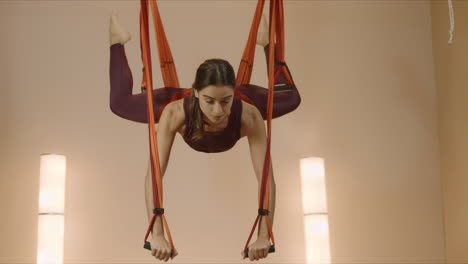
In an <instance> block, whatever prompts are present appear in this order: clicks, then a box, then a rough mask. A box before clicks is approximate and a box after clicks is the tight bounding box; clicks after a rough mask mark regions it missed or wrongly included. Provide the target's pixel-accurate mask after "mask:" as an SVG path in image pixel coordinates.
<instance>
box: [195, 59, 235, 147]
mask: <svg viewBox="0 0 468 264" xmlns="http://www.w3.org/2000/svg"><path fill="white" fill-rule="evenodd" d="M209 85H223V86H224V85H229V86H231V87H232V88H233V89H234V87H236V77H235V74H234V70H233V68H232V66H231V64H229V62H228V61H226V60H223V59H209V60H206V61H204V62H203V63H202V64H200V66H198V69H197V75H196V77H195V82H194V83H193V84H192V88H193V89H195V90H197V91H198V92H200V91H201V90H202V89H203V88H205V87H207V86H209ZM189 116H190V120H191V121H192V123H193V124H194V132H193V134H192V139H193V140H199V139H201V138H202V137H203V136H204V134H205V121H203V113H202V111H201V109H200V101H199V99H198V98H197V97H195V93H194V92H192V95H191V97H190V104H189Z"/></svg>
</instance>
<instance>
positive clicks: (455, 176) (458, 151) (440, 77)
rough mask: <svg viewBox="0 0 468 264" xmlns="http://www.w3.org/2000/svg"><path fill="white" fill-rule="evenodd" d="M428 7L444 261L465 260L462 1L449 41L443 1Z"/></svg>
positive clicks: (467, 39)
mask: <svg viewBox="0 0 468 264" xmlns="http://www.w3.org/2000/svg"><path fill="white" fill-rule="evenodd" d="M431 7H432V20H433V29H432V30H433V31H432V32H433V43H434V61H435V65H436V79H437V93H438V97H439V124H440V128H439V129H440V150H441V176H442V186H443V201H444V215H445V232H446V235H445V238H446V244H447V246H446V254H447V262H448V263H468V250H467V249H468V226H467V224H466V223H468V206H467V205H468V203H467V201H468V164H467V162H466V159H467V158H468V139H467V138H466V135H467V134H468V122H467V121H468V119H467V114H466V113H467V112H468V105H467V101H468V89H467V85H468V81H467V79H466V76H467V73H466V69H467V68H468V50H467V48H466V47H467V46H468V26H467V25H468V2H466V1H454V2H453V7H454V14H455V35H454V39H453V43H452V44H451V45H449V44H448V43H447V42H448V37H449V35H448V30H449V28H450V24H449V22H450V20H449V13H448V9H447V3H445V2H439V1H434V2H432V6H431Z"/></svg>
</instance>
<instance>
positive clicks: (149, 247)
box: [143, 241, 151, 250]
mask: <svg viewBox="0 0 468 264" xmlns="http://www.w3.org/2000/svg"><path fill="white" fill-rule="evenodd" d="M143 247H144V248H146V249H147V250H151V244H150V242H148V241H145V245H144V246H143Z"/></svg>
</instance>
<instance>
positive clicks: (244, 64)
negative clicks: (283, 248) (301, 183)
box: [236, 0, 294, 257]
mask: <svg viewBox="0 0 468 264" xmlns="http://www.w3.org/2000/svg"><path fill="white" fill-rule="evenodd" d="M264 2H265V0H258V3H257V9H256V11H255V16H254V19H253V21H252V26H251V29H250V34H249V39H248V41H247V45H246V47H245V50H244V54H243V56H242V60H241V63H240V66H239V70H238V75H237V80H236V84H237V85H238V86H240V85H246V84H250V77H251V74H252V68H253V61H254V55H255V45H256V39H257V32H258V27H259V23H260V18H261V15H262V13H263V7H264ZM269 20H270V28H269V43H275V36H276V55H277V58H278V60H279V64H278V67H277V69H276V71H275V65H274V64H275V50H274V49H275V45H270V46H269V50H268V52H269V53H268V57H269V61H268V65H267V66H268V103H267V128H268V130H267V149H266V153H265V160H264V164H263V174H262V182H261V190H260V198H259V210H258V215H257V218H256V219H255V222H254V225H253V227H252V230H251V232H250V235H249V238H248V240H247V242H246V244H245V246H244V257H248V247H249V242H250V240H251V238H252V235H253V233H254V231H255V228H256V226H257V223H261V219H262V217H265V220H266V223H267V228H268V234H269V237H270V239H271V241H272V245H271V246H270V248H269V252H270V253H273V252H275V238H274V235H273V231H272V225H271V222H270V218H269V215H268V212H269V211H268V208H269V197H270V188H267V186H269V185H270V166H271V163H270V162H271V156H270V150H271V119H272V115H273V98H274V97H273V93H274V85H275V83H276V80H277V78H278V75H279V71H280V70H281V71H283V73H284V76H285V79H286V81H287V82H288V84H294V83H293V81H292V78H291V76H290V75H289V71H287V69H286V64H285V63H284V11H283V0H270V12H269ZM259 226H260V225H259Z"/></svg>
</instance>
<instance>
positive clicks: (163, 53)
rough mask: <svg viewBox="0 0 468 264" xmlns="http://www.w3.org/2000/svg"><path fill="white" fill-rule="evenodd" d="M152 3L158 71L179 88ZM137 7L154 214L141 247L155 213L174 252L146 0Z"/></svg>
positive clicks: (149, 230) (146, 244) (169, 82)
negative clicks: (157, 124)
mask: <svg viewBox="0 0 468 264" xmlns="http://www.w3.org/2000/svg"><path fill="white" fill-rule="evenodd" d="M149 1H150V4H151V11H152V14H153V19H154V20H153V21H154V26H155V31H156V41H157V45H158V51H159V61H160V68H161V73H162V77H163V81H164V85H165V86H166V87H175V88H179V81H178V79H177V72H176V69H175V65H174V61H173V59H172V54H171V51H170V49H169V44H168V43H167V39H166V36H165V33H164V29H163V26H162V21H161V17H160V15H159V11H158V8H157V4H156V1H155V0H149ZM140 4H141V9H140V49H141V59H142V62H143V65H144V68H143V78H142V87H144V88H147V89H146V90H147V92H146V94H147V105H148V133H149V145H150V163H151V175H152V187H153V205H154V210H153V213H154V214H153V217H152V219H151V221H150V224H149V227H148V230H147V232H146V235H145V239H144V241H145V244H144V248H146V249H148V250H151V244H150V243H149V242H148V241H147V238H148V236H149V233H150V232H152V231H153V226H154V223H155V221H156V217H157V216H160V217H161V219H162V221H163V224H164V226H163V227H164V229H165V230H166V231H167V237H168V239H169V243H170V245H171V256H172V255H173V254H174V249H175V247H174V243H173V241H172V236H171V232H170V230H169V225H168V224H167V221H166V217H165V216H164V204H163V189H162V180H161V168H160V163H159V153H158V144H157V137H156V130H155V122H154V120H155V119H154V106H153V79H152V66H151V51H150V41H149V25H148V24H149V23H148V0H141V1H140Z"/></svg>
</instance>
